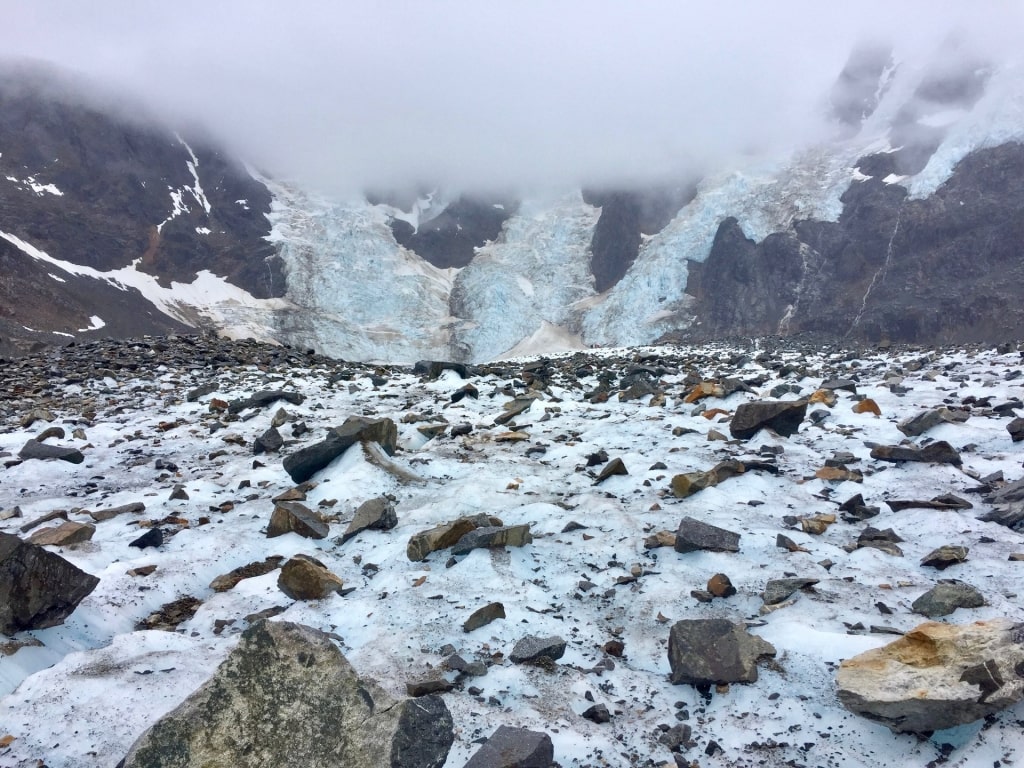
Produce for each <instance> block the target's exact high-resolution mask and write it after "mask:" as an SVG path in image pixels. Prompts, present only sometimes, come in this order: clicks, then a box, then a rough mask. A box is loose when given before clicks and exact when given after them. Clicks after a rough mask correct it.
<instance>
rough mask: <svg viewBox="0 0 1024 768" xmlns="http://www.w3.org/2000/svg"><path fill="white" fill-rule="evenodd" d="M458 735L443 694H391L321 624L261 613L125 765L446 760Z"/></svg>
mask: <svg viewBox="0 0 1024 768" xmlns="http://www.w3.org/2000/svg"><path fill="white" fill-rule="evenodd" d="M453 740H454V734H453V731H452V718H451V714H450V713H449V712H448V708H447V707H446V706H445V703H444V701H443V700H442V699H441V698H439V697H437V696H425V697H423V698H419V699H416V700H415V701H413V700H409V699H407V700H405V701H401V702H395V701H394V700H393V699H391V697H390V696H388V695H387V694H386V693H385V692H384V691H383V690H382V689H380V688H379V687H378V686H377V685H376V684H375V683H373V682H372V681H370V680H365V679H360V677H359V676H358V675H357V674H356V672H355V670H353V669H352V666H351V665H350V664H349V663H348V661H347V660H346V659H345V657H344V656H343V655H342V653H341V651H339V650H338V649H337V647H335V645H334V644H333V643H332V642H331V640H330V638H328V636H327V635H326V634H324V633H323V632H320V631H319V630H316V629H313V628H312V627H306V626H303V625H301V624H292V623H289V622H270V621H262V622H259V623H257V624H255V625H254V626H252V627H250V628H249V629H247V630H246V631H245V632H244V633H243V634H242V637H241V639H240V641H239V643H238V646H237V647H236V648H235V650H233V651H232V652H231V653H230V655H229V656H228V657H227V659H225V660H224V663H223V664H221V665H220V667H219V668H218V669H217V671H216V672H215V673H214V675H213V677H212V678H211V679H210V680H209V681H208V682H207V683H205V684H204V685H203V686H202V687H201V688H200V689H199V690H198V691H196V692H195V693H193V694H192V695H191V696H190V697H189V698H188V699H186V700H185V702H184V703H182V704H181V705H180V706H179V707H178V708H177V709H175V710H173V711H172V712H170V713H169V714H167V715H165V716H164V717H163V718H162V719H161V720H159V721H158V722H157V723H156V724H155V725H154V726H153V727H152V728H150V729H149V730H148V731H147V732H146V733H144V734H143V735H142V737H141V738H139V740H138V741H137V742H136V743H135V744H134V745H133V746H132V748H131V750H130V751H129V753H128V755H127V756H126V757H125V759H124V760H122V761H121V763H120V764H119V768H170V767H171V766H174V768H207V767H208V766H243V765H245V766H285V765H304V766H323V767H327V766H348V765H353V766H355V765H358V766H360V767H361V768H393V767H395V766H402V768H440V766H442V765H443V764H444V762H445V760H446V759H447V757H448V751H449V749H451V745H452V741H453Z"/></svg>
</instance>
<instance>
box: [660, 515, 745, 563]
mask: <svg viewBox="0 0 1024 768" xmlns="http://www.w3.org/2000/svg"><path fill="white" fill-rule="evenodd" d="M675 550H676V552H682V553H684V554H685V553H687V552H697V551H698V550H703V551H705V552H739V551H740V535H739V534H738V533H733V532H732V531H727V530H725V529H724V528H719V527H718V526H715V525H711V524H709V523H704V522H701V521H700V520H694V519H693V518H692V517H684V518H683V519H682V520H681V521H680V523H679V529H678V530H677V531H676V541H675Z"/></svg>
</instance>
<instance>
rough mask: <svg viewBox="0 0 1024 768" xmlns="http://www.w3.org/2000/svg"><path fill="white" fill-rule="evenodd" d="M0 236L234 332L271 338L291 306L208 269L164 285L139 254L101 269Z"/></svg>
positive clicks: (95, 321) (184, 316) (184, 318)
mask: <svg viewBox="0 0 1024 768" xmlns="http://www.w3.org/2000/svg"><path fill="white" fill-rule="evenodd" d="M0 237H2V238H3V239H4V240H7V241H8V242H9V243H11V244H12V245H14V246H15V247H17V248H18V249H19V250H21V252H22V253H24V254H26V255H28V256H31V257H32V258H33V259H36V260H37V261H42V262H45V263H47V264H50V265H52V266H54V267H57V268H58V269H60V270H61V271H63V272H65V273H67V274H69V275H75V276H76V277H91V278H93V279H94V280H103V281H105V282H108V283H110V284H111V285H113V286H114V287H115V288H117V289H119V290H122V291H127V290H129V289H131V288H134V289H135V290H137V291H138V292H139V293H141V294H142V296H143V297H144V298H145V299H146V300H147V301H149V302H150V303H152V304H153V306H155V307H156V308H157V309H158V310H160V311H161V312H163V313H164V314H165V315H167V316H168V317H172V318H174V319H175V320H178V321H180V322H183V323H185V324H186V325H192V326H196V327H198V326H201V325H202V326H205V325H210V324H212V325H213V326H214V327H216V328H218V329H219V330H220V332H221V333H222V334H223V335H225V336H228V337H229V338H245V337H249V336H251V337H253V338H257V339H260V340H264V341H266V340H271V339H272V338H273V332H272V329H271V328H270V326H269V324H268V323H269V320H270V317H271V315H272V314H273V313H274V312H276V311H279V310H284V309H288V308H289V307H290V305H289V304H288V302H286V301H284V300H283V299H257V298H256V297H255V296H253V295H252V294H251V293H249V292H248V291H246V290H244V289H242V288H239V287H238V286H236V285H232V284H231V283H229V282H228V281H227V280H225V279H224V278H222V277H218V276H217V275H215V274H213V273H212V272H210V271H208V270H205V269H204V270H202V271H201V272H199V273H198V274H197V275H196V279H195V280H193V281H192V282H191V283H179V282H174V281H172V282H171V285H170V287H169V288H165V287H164V286H162V285H160V283H159V282H157V279H156V278H155V277H154V276H153V275H150V274H147V273H146V272H141V271H139V269H138V266H139V264H140V263H141V262H142V259H136V260H135V261H133V262H132V263H131V264H130V265H129V266H127V267H122V268H120V269H113V270H110V271H109V272H102V271H100V270H98V269H94V268H92V267H85V266H81V265H78V264H72V263H71V262H69V261H62V260H61V259H56V258H54V257H52V256H50V255H49V254H47V253H46V252H44V251H42V250H40V249H39V248H36V247H35V246H34V245H32V244H31V243H27V242H25V241H24V240H22V239H21V238H19V237H17V236H16V235H11V234H8V233H7V232H0ZM50 276H51V277H53V278H54V279H55V280H57V281H59V282H66V281H65V280H63V279H62V278H59V277H57V276H56V275H52V274H51V275H50ZM90 322H91V323H92V327H90V328H85V329H80V330H81V331H82V332H84V331H89V330H98V329H99V328H102V327H103V320H101V319H100V318H99V317H93V318H91V319H90Z"/></svg>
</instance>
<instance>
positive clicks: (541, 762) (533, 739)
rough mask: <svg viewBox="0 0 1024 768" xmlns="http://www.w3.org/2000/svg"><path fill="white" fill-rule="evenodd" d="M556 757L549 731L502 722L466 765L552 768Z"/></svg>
mask: <svg viewBox="0 0 1024 768" xmlns="http://www.w3.org/2000/svg"><path fill="white" fill-rule="evenodd" d="M554 760H555V747H554V745H553V744H552V743H551V737H550V736H548V735H547V734H546V733H541V732H539V731H529V730H527V729H526V728H512V727H510V726H508V725H500V726H498V730H496V731H495V732H494V733H492V734H491V737H490V738H489V739H487V741H486V742H484V744H483V746H481V747H480V749H478V750H477V751H476V752H474V753H473V756H472V757H471V758H469V762H468V763H466V764H465V765H464V766H463V768H550V766H552V765H554Z"/></svg>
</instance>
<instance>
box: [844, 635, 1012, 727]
mask: <svg viewBox="0 0 1024 768" xmlns="http://www.w3.org/2000/svg"><path fill="white" fill-rule="evenodd" d="M1020 641H1021V629H1020V626H1019V625H1017V624H1014V623H1013V622H1012V621H1010V620H1008V619H995V620H993V621H978V622H974V623H973V624H965V625H956V624H942V623H938V622H929V623H927V624H922V625H921V626H919V627H916V628H915V629H913V630H911V631H910V632H908V633H907V634H906V635H904V636H903V637H901V638H900V639H899V640H896V641H895V642H892V643H890V644H889V645H886V646H883V647H882V648H875V649H874V650H871V651H867V652H865V653H862V654H860V655H858V656H854V657H853V658H851V659H847V660H846V661H844V662H843V663H842V664H841V665H840V667H839V671H838V672H837V673H836V685H837V686H838V689H839V691H838V693H839V701H840V702H841V703H842V704H843V706H844V707H846V708H847V709H849V710H850V711H851V712H854V713H856V714H858V715H862V716H863V717H866V718H868V719H870V720H873V721H874V722H878V723H882V724H883V725H885V726H887V727H888V728H890V729H891V730H893V731H896V732H905V733H930V732H932V731H937V730H941V729H943V728H952V727H953V726H956V725H961V724H963V723H970V722H973V721H975V720H979V719H981V718H983V717H986V716H987V715H991V714H993V713H995V712H999V711H1000V710H1003V709H1005V708H1007V707H1009V706H1012V705H1013V704H1016V703H1017V702H1018V701H1020V700H1021V699H1022V698H1024V679H1022V678H1021V676H1020V674H1018V672H1017V670H1018V669H1022V668H1024V645H1022V644H1021V642H1020Z"/></svg>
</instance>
